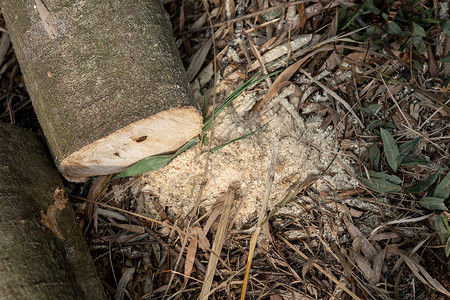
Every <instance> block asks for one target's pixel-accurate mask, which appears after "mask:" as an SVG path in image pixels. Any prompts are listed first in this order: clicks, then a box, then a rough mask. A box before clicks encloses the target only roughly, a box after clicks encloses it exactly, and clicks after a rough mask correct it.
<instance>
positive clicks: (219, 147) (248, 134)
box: [211, 121, 270, 153]
mask: <svg viewBox="0 0 450 300" xmlns="http://www.w3.org/2000/svg"><path fill="white" fill-rule="evenodd" d="M269 122H270V121H269ZM269 122H267V123H266V124H264V125H263V126H261V127H259V128H258V129H256V130H253V131H252V132H249V133H246V134H244V135H242V136H240V137H238V138H235V139H233V140H231V141H229V142H227V143H224V144H222V145H220V146H217V147H214V148H212V149H211V153H213V152H216V151H217V150H220V149H222V148H223V147H225V146H227V145H229V144H231V143H234V142H237V141H239V140H242V139H245V138H246V137H248V136H251V135H253V134H255V133H256V132H258V131H260V130H261V129H263V128H265V127H267V125H268V124H269Z"/></svg>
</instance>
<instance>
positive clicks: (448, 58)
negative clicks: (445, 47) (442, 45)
mask: <svg viewBox="0 0 450 300" xmlns="http://www.w3.org/2000/svg"><path fill="white" fill-rule="evenodd" d="M439 61H440V62H450V52H449V53H447V55H446V56H444V57H443V58H441V59H440V60H439Z"/></svg>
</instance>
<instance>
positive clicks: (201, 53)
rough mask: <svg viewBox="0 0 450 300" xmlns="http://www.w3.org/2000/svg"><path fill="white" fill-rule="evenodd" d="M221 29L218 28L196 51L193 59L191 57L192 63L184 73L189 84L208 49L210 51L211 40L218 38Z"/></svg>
mask: <svg viewBox="0 0 450 300" xmlns="http://www.w3.org/2000/svg"><path fill="white" fill-rule="evenodd" d="M223 28H224V27H221V28H219V29H218V30H217V31H216V33H215V34H214V35H213V36H212V37H211V38H210V39H209V40H208V41H207V42H206V43H205V44H204V45H203V46H202V47H200V49H198V51H197V52H196V53H195V54H194V57H192V61H191V63H190V64H189V67H188V69H187V71H186V76H187V78H188V81H189V82H192V80H194V78H195V76H196V75H197V73H198V71H199V70H200V68H201V67H202V65H203V63H204V62H205V59H206V56H207V55H208V52H209V49H211V46H212V42H213V38H215V37H218V36H219V35H220V34H221V33H222V31H223Z"/></svg>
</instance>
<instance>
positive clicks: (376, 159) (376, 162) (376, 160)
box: [369, 143, 381, 171]
mask: <svg viewBox="0 0 450 300" xmlns="http://www.w3.org/2000/svg"><path fill="white" fill-rule="evenodd" d="M380 155H381V154H380V149H378V146H377V144H376V143H373V144H372V146H370V149H369V159H370V168H371V169H372V170H375V171H378V170H379V169H380Z"/></svg>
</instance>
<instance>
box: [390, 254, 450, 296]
mask: <svg viewBox="0 0 450 300" xmlns="http://www.w3.org/2000/svg"><path fill="white" fill-rule="evenodd" d="M388 247H389V248H391V249H392V250H393V251H394V252H395V253H396V254H398V255H400V257H401V258H402V259H403V260H404V261H405V263H406V264H407V265H408V267H409V268H410V270H411V271H412V272H413V273H414V276H416V277H417V278H418V279H419V280H420V281H422V283H423V284H425V285H427V286H429V287H431V288H433V289H435V290H436V291H438V292H441V293H442V294H444V295H446V296H447V297H450V292H449V291H447V289H446V288H444V287H443V286H442V285H441V283H440V282H439V281H437V280H436V279H434V278H433V277H431V275H430V274H429V273H428V272H427V271H426V270H425V269H424V268H423V267H422V266H421V265H420V264H419V263H417V262H416V261H414V260H413V259H411V258H410V257H409V256H407V255H405V254H404V253H403V252H402V251H401V250H399V249H397V248H394V247H390V246H388Z"/></svg>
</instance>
